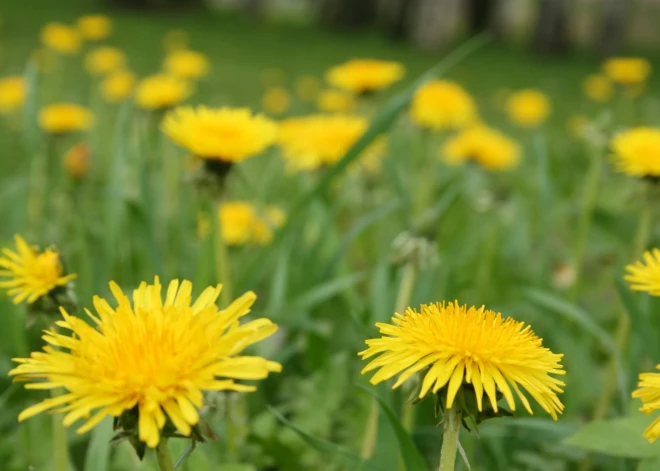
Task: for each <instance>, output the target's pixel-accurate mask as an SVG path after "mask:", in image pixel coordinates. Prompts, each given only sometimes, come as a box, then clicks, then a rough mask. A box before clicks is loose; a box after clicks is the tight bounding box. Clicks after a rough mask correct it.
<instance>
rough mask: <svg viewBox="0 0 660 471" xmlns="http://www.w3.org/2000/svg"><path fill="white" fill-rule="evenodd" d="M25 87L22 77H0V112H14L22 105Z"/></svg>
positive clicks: (25, 91) (25, 92)
mask: <svg viewBox="0 0 660 471" xmlns="http://www.w3.org/2000/svg"><path fill="white" fill-rule="evenodd" d="M26 95H27V88H26V86H25V80H24V79H23V77H20V76H16V77H4V78H0V114H11V113H15V112H17V111H18V110H20V109H21V108H22V107H23V103H25V97H26Z"/></svg>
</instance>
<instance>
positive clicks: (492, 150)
mask: <svg viewBox="0 0 660 471" xmlns="http://www.w3.org/2000/svg"><path fill="white" fill-rule="evenodd" d="M442 154H443V156H444V159H445V161H446V162H447V163H449V164H459V163H463V162H466V161H469V160H474V161H475V162H477V163H478V164H479V165H481V166H483V167H485V168H487V169H489V170H509V169H511V168H513V167H515V166H516V165H518V162H519V161H520V146H518V144H517V143H516V142H515V141H514V140H513V139H510V138H509V137H507V136H505V135H504V134H502V133H500V132H499V131H496V130H495V129H491V128H489V127H486V126H482V125H478V126H471V127H469V128H466V129H465V130H463V131H461V132H460V133H459V134H457V135H456V136H454V137H452V138H450V139H449V140H448V141H447V142H445V144H444V145H443V146H442Z"/></svg>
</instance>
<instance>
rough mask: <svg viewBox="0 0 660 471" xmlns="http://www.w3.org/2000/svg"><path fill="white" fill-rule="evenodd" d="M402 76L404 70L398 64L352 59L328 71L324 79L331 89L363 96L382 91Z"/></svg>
mask: <svg viewBox="0 0 660 471" xmlns="http://www.w3.org/2000/svg"><path fill="white" fill-rule="evenodd" d="M404 75H405V68H404V66H403V64H400V63H399V62H390V61H381V60H377V59H353V60H350V61H348V62H345V63H343V64H341V65H338V66H336V67H333V68H332V69H330V70H329V71H328V72H327V74H326V79H327V80H328V83H329V84H330V85H332V86H333V87H337V88H340V89H342V90H346V91H348V92H352V93H358V94H364V93H370V92H375V91H378V90H383V89H385V88H387V87H389V86H390V85H392V84H393V83H395V82H398V81H399V80H401V79H402V78H403V76H404Z"/></svg>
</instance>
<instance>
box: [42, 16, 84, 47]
mask: <svg viewBox="0 0 660 471" xmlns="http://www.w3.org/2000/svg"><path fill="white" fill-rule="evenodd" d="M41 42H43V44H44V46H46V47H47V48H48V49H51V50H53V51H55V52H59V53H60V54H65V55H71V54H75V53H77V52H78V50H79V49H80V37H79V36H78V32H77V31H76V30H75V29H74V28H72V27H70V26H66V25H63V24H61V23H48V24H47V25H46V26H44V28H43V29H42V30H41Z"/></svg>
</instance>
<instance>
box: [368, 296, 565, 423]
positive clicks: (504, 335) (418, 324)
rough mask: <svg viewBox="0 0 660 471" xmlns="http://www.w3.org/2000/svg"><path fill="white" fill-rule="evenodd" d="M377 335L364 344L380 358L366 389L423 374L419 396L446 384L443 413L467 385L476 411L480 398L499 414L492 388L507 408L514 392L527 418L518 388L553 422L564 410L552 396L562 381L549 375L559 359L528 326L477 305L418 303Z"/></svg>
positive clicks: (370, 366)
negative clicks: (445, 404) (475, 400)
mask: <svg viewBox="0 0 660 471" xmlns="http://www.w3.org/2000/svg"><path fill="white" fill-rule="evenodd" d="M376 326H377V327H378V328H379V329H380V333H381V334H382V335H383V336H382V337H381V338H378V339H372V340H367V345H368V346H369V348H368V349H367V350H365V351H363V352H361V353H360V355H361V356H362V358H364V359H366V358H370V357H373V356H374V355H378V354H382V355H380V356H379V357H378V358H376V359H374V360H372V361H371V363H369V364H368V365H367V366H366V367H365V368H364V369H363V370H362V373H363V374H364V373H367V372H369V371H372V370H375V369H377V368H380V370H379V371H378V372H377V373H376V374H375V375H374V376H373V377H372V378H371V383H372V384H378V383H380V382H381V381H385V380H388V379H390V378H392V377H393V376H395V375H397V374H400V376H399V378H398V380H397V381H396V383H395V384H394V386H393V387H394V388H397V387H398V386H400V385H401V384H402V383H403V382H404V381H406V380H407V379H409V378H410V377H411V376H412V375H414V374H415V373H417V372H420V371H424V370H425V369H426V368H428V369H427V370H426V371H425V372H424V373H422V374H423V375H424V379H423V381H422V384H421V389H420V393H419V397H420V398H423V397H424V396H426V394H427V393H428V392H429V391H431V392H432V393H433V394H436V393H437V392H438V391H439V390H441V389H443V388H444V387H447V394H446V396H447V408H450V407H451V406H452V404H453V402H454V398H455V396H456V393H457V392H458V390H459V388H460V387H461V386H462V385H463V384H464V383H467V384H471V385H472V387H473V388H474V392H475V395H476V399H477V406H478V408H479V411H481V410H482V398H483V393H484V392H485V393H486V396H488V399H489V400H490V405H491V406H492V408H493V410H494V411H495V412H497V410H498V407H497V391H499V392H501V393H502V395H503V396H504V398H505V399H506V402H507V404H508V405H509V407H510V408H511V410H515V408H516V403H515V400H514V396H513V393H512V389H513V391H515V393H516V394H517V396H518V397H519V398H520V401H521V402H522V403H523V406H524V407H525V409H527V411H528V412H529V413H530V414H531V413H532V409H531V407H530V404H529V401H528V400H527V398H526V397H525V396H524V395H523V393H522V392H521V390H520V386H522V387H523V388H524V389H525V390H526V391H527V392H528V393H529V395H530V396H532V398H534V400H536V402H538V403H539V405H540V406H541V407H542V408H543V409H544V410H545V411H546V412H547V413H548V414H550V415H551V416H552V418H553V419H555V420H557V414H561V413H562V411H563V409H564V406H563V404H562V403H561V401H560V400H559V398H558V397H557V393H560V392H563V390H562V389H561V388H562V386H564V383H563V382H562V381H560V380H558V379H556V378H555V377H553V376H551V375H563V374H565V371H564V369H563V367H562V365H561V358H562V356H563V355H558V354H554V353H552V352H551V351H550V350H549V349H548V348H545V347H543V340H542V339H540V338H538V337H537V336H536V335H535V334H534V332H533V331H532V330H531V328H530V327H529V326H527V327H525V324H524V323H523V322H516V321H515V320H514V319H512V318H506V319H503V318H502V314H500V313H496V312H493V311H490V310H487V309H485V307H483V306H482V307H481V308H479V309H477V308H475V307H469V308H468V307H467V306H459V304H458V302H455V303H453V304H452V303H449V304H445V303H444V302H443V303H436V304H429V305H422V306H421V312H417V310H415V309H411V308H409V309H408V310H407V311H406V312H405V313H404V314H398V313H397V314H396V316H395V317H393V318H392V324H386V323H380V322H379V323H377V324H376Z"/></svg>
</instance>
